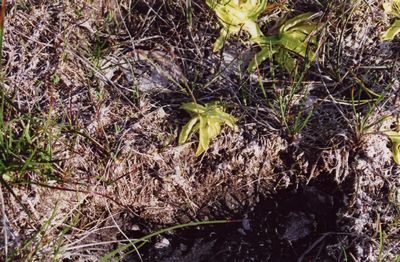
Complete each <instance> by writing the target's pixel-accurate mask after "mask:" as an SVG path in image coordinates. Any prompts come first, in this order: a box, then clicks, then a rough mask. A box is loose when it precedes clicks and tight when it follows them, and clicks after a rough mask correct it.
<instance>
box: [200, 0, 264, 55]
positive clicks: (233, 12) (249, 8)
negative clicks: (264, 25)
mask: <svg viewBox="0 0 400 262" xmlns="http://www.w3.org/2000/svg"><path fill="white" fill-rule="evenodd" d="M207 5H208V6H209V7H210V8H211V9H212V10H213V11H214V12H215V13H216V15H217V17H218V20H219V21H220V23H221V25H222V29H221V31H220V35H219V37H218V39H217V40H216V42H215V43H214V49H213V50H214V52H217V51H219V50H220V49H221V48H222V47H223V46H224V43H225V41H226V40H227V39H228V38H229V37H230V36H232V35H234V34H236V33H238V32H239V31H240V30H244V31H246V32H247V33H249V35H250V41H252V42H254V43H257V42H258V41H259V39H261V38H262V37H263V36H264V35H263V33H262V32H261V29H260V27H259V25H258V24H257V20H258V17H259V16H260V15H261V14H262V13H263V12H264V11H265V9H266V6H267V1H266V0H207Z"/></svg>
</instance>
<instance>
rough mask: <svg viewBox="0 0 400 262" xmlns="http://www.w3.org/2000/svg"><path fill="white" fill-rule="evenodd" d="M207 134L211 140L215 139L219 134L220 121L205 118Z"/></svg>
mask: <svg viewBox="0 0 400 262" xmlns="http://www.w3.org/2000/svg"><path fill="white" fill-rule="evenodd" d="M207 128H208V134H209V136H210V138H211V139H213V138H215V137H217V136H218V135H219V133H220V132H221V121H220V120H219V119H216V118H214V117H208V118H207Z"/></svg>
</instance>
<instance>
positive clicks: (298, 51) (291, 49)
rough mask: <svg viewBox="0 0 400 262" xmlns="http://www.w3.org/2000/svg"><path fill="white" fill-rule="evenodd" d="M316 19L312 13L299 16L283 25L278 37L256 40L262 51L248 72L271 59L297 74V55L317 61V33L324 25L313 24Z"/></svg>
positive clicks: (251, 63) (250, 65)
mask: <svg viewBox="0 0 400 262" xmlns="http://www.w3.org/2000/svg"><path fill="white" fill-rule="evenodd" d="M314 17H315V14H312V13H304V14H301V15H298V16H296V17H293V18H291V19H289V20H287V21H286V22H285V23H283V24H282V25H281V26H280V28H279V34H278V35H276V36H268V37H261V38H260V39H256V40H257V43H258V44H259V45H261V46H262V50H261V51H260V52H259V53H258V54H257V55H256V56H255V57H254V59H253V60H252V61H251V62H250V64H249V67H248V71H252V70H254V69H256V68H257V66H258V65H259V64H261V63H262V62H263V61H265V60H266V59H268V58H271V57H272V58H274V59H275V60H276V61H277V62H278V63H279V64H280V65H281V66H283V67H284V68H285V69H286V70H287V71H288V72H289V73H291V74H292V73H294V72H296V67H297V59H296V58H295V57H296V55H297V56H300V57H306V56H308V58H309V60H315V54H316V49H317V36H316V34H315V33H316V32H318V30H320V28H321V27H322V25H321V24H320V23H316V22H312V21H311V19H313V18H314Z"/></svg>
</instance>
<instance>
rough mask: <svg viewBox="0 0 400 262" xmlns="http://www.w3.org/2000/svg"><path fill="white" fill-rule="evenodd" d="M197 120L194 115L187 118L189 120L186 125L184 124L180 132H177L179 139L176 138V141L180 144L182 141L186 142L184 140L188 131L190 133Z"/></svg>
mask: <svg viewBox="0 0 400 262" xmlns="http://www.w3.org/2000/svg"><path fill="white" fill-rule="evenodd" d="M198 121H199V118H198V117H194V118H192V119H190V120H189V122H187V123H186V125H184V126H183V127H182V130H181V133H180V134H179V139H178V143H179V144H180V145H182V144H183V143H185V142H186V140H187V139H188V137H189V135H190V133H192V131H194V130H193V127H194V126H195V125H196V123H197V122H198Z"/></svg>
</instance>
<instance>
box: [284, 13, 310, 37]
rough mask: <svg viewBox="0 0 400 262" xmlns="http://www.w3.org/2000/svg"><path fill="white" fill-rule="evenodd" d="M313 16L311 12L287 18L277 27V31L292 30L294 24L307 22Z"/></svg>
mask: <svg viewBox="0 0 400 262" xmlns="http://www.w3.org/2000/svg"><path fill="white" fill-rule="evenodd" d="M313 16H314V14H313V13H304V14H301V15H298V16H295V17H293V18H291V19H289V20H287V21H286V22H285V23H284V24H283V25H282V26H281V27H280V28H279V32H280V33H281V34H282V33H285V32H287V31H289V30H293V29H294V27H295V26H297V25H299V24H301V23H304V22H307V21H309V20H310V19H311V18H312V17H313Z"/></svg>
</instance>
